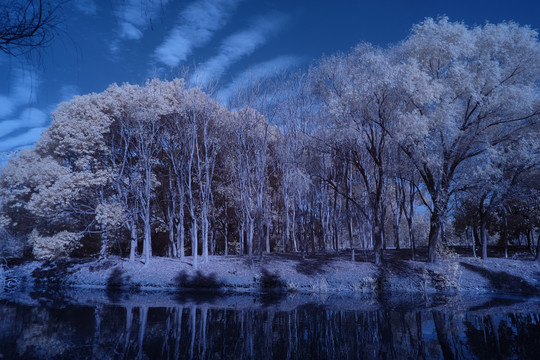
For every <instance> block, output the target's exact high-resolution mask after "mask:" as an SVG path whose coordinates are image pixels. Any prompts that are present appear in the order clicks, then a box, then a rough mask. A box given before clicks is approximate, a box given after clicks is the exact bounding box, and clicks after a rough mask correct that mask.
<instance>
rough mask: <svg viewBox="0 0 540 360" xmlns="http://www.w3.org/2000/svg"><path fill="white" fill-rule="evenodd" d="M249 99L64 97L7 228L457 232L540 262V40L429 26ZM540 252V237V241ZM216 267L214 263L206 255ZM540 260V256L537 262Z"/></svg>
mask: <svg viewBox="0 0 540 360" xmlns="http://www.w3.org/2000/svg"><path fill="white" fill-rule="evenodd" d="M248 85H249V86H246V87H245V88H241V89H238V90H237V92H236V94H234V96H233V97H232V100H231V102H230V104H229V106H228V107H226V106H224V105H221V104H220V103H218V102H217V101H216V100H215V99H214V98H213V97H212V96H211V95H210V94H208V93H205V92H204V91H203V90H201V89H200V88H194V87H189V86H188V84H187V83H186V82H184V81H183V80H182V79H174V80H172V81H164V80H157V79H154V80H151V81H148V82H147V83H146V84H145V85H142V86H139V85H130V84H124V85H122V86H118V85H111V86H110V87H109V88H108V89H107V90H106V91H104V92H102V93H99V94H89V95H85V96H78V97H75V98H74V99H72V100H71V101H69V102H67V103H63V104H60V105H59V106H58V109H57V110H56V111H55V112H54V113H53V114H52V120H53V121H52V125H51V126H50V127H49V128H48V129H47V130H45V131H44V133H43V134H42V136H41V138H40V140H39V141H38V143H37V144H36V146H35V147H33V148H31V149H27V150H23V151H21V152H20V153H19V154H18V155H17V156H15V157H13V158H11V160H10V161H9V163H8V164H7V165H5V166H4V167H3V168H2V169H1V170H0V171H1V173H0V227H2V228H3V229H2V233H3V234H6V235H5V236H8V235H9V236H12V237H15V238H17V239H20V241H21V242H22V243H24V245H25V246H26V247H27V248H28V249H29V250H31V252H32V254H33V256H35V257H36V258H43V259H54V258H57V257H65V256H72V255H77V254H79V255H96V256H100V257H102V258H103V257H106V256H107V255H108V254H110V253H116V254H120V255H121V256H126V257H129V258H130V259H131V260H134V259H135V258H136V257H137V256H139V255H140V256H142V257H143V259H144V261H145V262H146V263H148V262H149V261H151V256H152V255H153V254H154V255H159V256H171V257H178V258H184V257H185V256H186V255H191V256H192V261H193V264H194V266H197V262H198V261H203V262H207V261H209V255H211V254H246V255H248V256H249V259H250V261H252V260H253V257H254V256H262V254H263V252H267V253H268V252H289V251H291V252H301V253H302V254H304V253H308V252H317V251H339V250H342V249H351V248H355V249H366V250H373V254H374V261H375V262H376V263H377V264H380V263H381V262H383V261H384V250H385V249H386V248H387V247H396V248H400V247H408V248H410V249H411V256H412V257H413V258H414V257H415V249H416V247H417V246H418V244H425V245H427V246H428V251H429V254H428V260H429V261H431V262H435V261H436V259H437V256H438V253H439V251H440V250H441V249H443V248H444V247H445V246H446V245H448V244H449V242H450V240H449V239H455V238H461V239H465V240H464V241H466V243H467V244H470V245H472V247H473V249H474V245H473V244H474V243H479V244H481V245H482V246H481V249H482V250H481V255H482V258H484V259H485V258H486V257H487V254H488V253H487V245H488V241H489V240H490V239H491V242H492V244H493V243H494V242H497V243H498V244H499V245H500V246H502V247H504V248H505V249H507V248H508V245H509V244H511V243H512V242H513V243H520V244H521V243H522V241H523V242H524V243H526V244H528V245H529V246H530V248H531V251H535V252H537V253H539V254H540V252H538V245H535V239H534V237H535V232H536V231H537V230H538V228H539V227H540V201H539V199H540V196H539V195H540V194H539V192H540V142H539V141H538V139H539V138H540V137H539V136H540V124H539V121H540V91H539V90H540V44H539V42H538V34H537V33H536V32H535V31H534V30H532V29H530V28H529V27H521V26H518V25H517V24H514V23H501V24H486V25H484V26H478V27H472V28H471V27H468V26H466V25H464V24H463V23H456V22H450V21H449V20H448V19H447V18H439V19H436V20H434V19H426V20H425V21H423V22H422V23H420V24H417V25H415V26H414V27H413V28H412V30H411V34H410V35H409V37H408V38H407V39H405V40H404V41H402V42H401V43H399V44H397V45H394V46H391V47H387V48H378V47H375V46H372V45H370V44H360V45H358V46H356V47H355V48H353V49H352V50H351V51H350V52H348V53H340V54H335V55H332V56H327V57H323V58H322V59H320V60H319V61H317V62H316V63H314V64H312V66H311V67H310V68H309V69H308V70H307V71H299V72H296V73H292V74H288V75H286V76H283V77H280V78H279V79H274V80H264V81H259V82H253V83H251V84H248ZM538 239H539V240H538V241H539V242H540V237H539V238H538ZM199 256H200V257H201V259H200V260H198V259H197V258H198V257H199ZM538 258H540V256H537V259H538Z"/></svg>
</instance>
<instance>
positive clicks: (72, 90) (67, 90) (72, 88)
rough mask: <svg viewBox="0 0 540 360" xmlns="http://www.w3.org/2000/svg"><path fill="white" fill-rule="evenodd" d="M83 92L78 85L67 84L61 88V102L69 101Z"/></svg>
mask: <svg viewBox="0 0 540 360" xmlns="http://www.w3.org/2000/svg"><path fill="white" fill-rule="evenodd" d="M80 92H81V90H80V89H79V87H77V86H76V85H70V84H65V85H62V87H60V102H63V101H69V100H71V99H72V98H73V97H74V96H75V95H78V94H80Z"/></svg>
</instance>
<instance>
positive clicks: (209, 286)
mask: <svg viewBox="0 0 540 360" xmlns="http://www.w3.org/2000/svg"><path fill="white" fill-rule="evenodd" d="M174 283H175V285H176V288H177V290H178V295H177V296H176V300H177V301H178V302H179V303H184V302H187V301H194V302H196V303H205V302H213V301H214V300H215V299H216V298H219V297H221V296H222V295H223V294H224V284H223V283H222V282H220V281H218V280H217V278H216V274H214V273H212V274H210V275H205V274H203V273H202V272H201V271H197V272H196V273H195V275H189V274H187V273H186V272H185V271H182V272H180V273H179V274H178V275H177V276H176V277H175V278H174Z"/></svg>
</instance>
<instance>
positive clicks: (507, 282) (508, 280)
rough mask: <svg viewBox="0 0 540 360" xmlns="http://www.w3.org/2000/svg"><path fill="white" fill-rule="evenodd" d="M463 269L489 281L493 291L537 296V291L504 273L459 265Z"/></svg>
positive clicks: (469, 265) (513, 276) (519, 279)
mask: <svg viewBox="0 0 540 360" xmlns="http://www.w3.org/2000/svg"><path fill="white" fill-rule="evenodd" d="M460 264H461V266H463V267H464V268H466V269H468V270H471V271H474V272H476V273H477V274H479V275H481V276H483V277H484V278H486V279H487V280H489V282H490V285H491V287H492V288H493V289H494V290H497V291H501V292H505V293H520V294H537V293H538V292H539V289H537V288H536V287H534V286H533V285H531V284H529V283H528V282H526V281H525V280H523V279H522V278H521V277H519V276H515V275H511V274H508V273H507V272H504V271H490V270H488V269H485V268H483V267H480V266H476V265H472V264H468V263H465V262H461V263H460Z"/></svg>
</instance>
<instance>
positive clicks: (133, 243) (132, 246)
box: [129, 221, 137, 262]
mask: <svg viewBox="0 0 540 360" xmlns="http://www.w3.org/2000/svg"><path fill="white" fill-rule="evenodd" d="M129 228H130V232H131V239H130V247H129V261H131V262H133V261H135V255H136V253H137V226H136V225H135V221H129Z"/></svg>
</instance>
